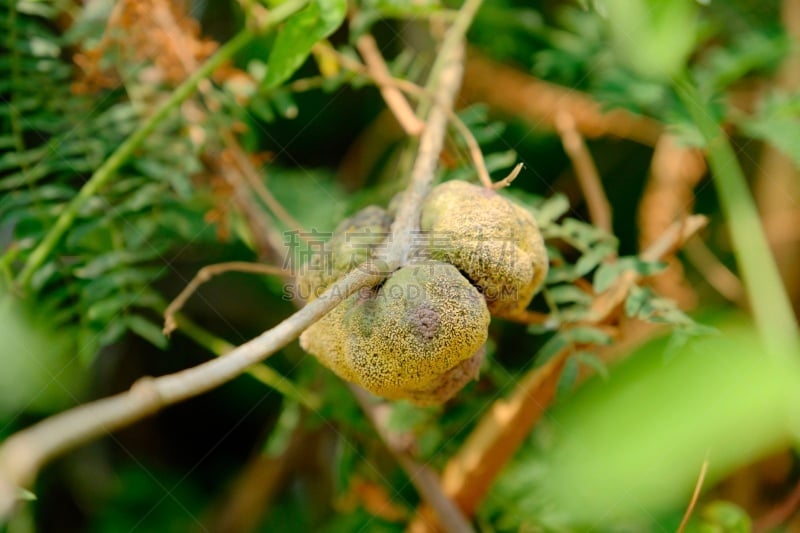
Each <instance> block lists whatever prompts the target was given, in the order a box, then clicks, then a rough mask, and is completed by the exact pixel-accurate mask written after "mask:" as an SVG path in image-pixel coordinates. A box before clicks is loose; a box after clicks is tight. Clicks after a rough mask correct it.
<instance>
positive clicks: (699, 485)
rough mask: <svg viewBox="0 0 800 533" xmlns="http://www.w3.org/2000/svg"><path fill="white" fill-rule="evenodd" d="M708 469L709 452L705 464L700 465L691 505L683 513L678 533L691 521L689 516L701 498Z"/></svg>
mask: <svg viewBox="0 0 800 533" xmlns="http://www.w3.org/2000/svg"><path fill="white" fill-rule="evenodd" d="M707 470H708V454H706V458H705V459H704V460H703V466H701V467H700V474H699V475H698V476H697V483H695V485H694V492H692V499H691V500H689V506H688V507H686V512H685V513H683V518H682V519H681V524H680V525H679V526H678V531H677V533H683V531H684V530H685V529H686V525H687V524H688V523H689V518H691V516H692V511H694V508H695V506H696V505H697V500H698V498H700V491H701V490H702V488H703V481H704V480H705V479H706V471H707Z"/></svg>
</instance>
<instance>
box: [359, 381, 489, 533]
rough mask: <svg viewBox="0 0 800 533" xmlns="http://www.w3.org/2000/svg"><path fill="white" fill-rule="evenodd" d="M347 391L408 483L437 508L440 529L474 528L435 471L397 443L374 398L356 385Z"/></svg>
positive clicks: (460, 531) (465, 531)
mask: <svg viewBox="0 0 800 533" xmlns="http://www.w3.org/2000/svg"><path fill="white" fill-rule="evenodd" d="M350 390H351V391H352V393H353V396H355V398H356V400H357V401H358V403H359V405H360V406H361V409H362V410H363V411H364V414H365V415H366V416H367V418H368V419H369V420H370V422H371V423H372V425H373V427H374V428H375V430H376V431H377V433H378V436H379V437H380V438H381V440H382V441H383V443H384V444H385V445H386V447H387V448H388V449H389V452H391V454H392V456H393V457H394V458H395V460H397V462H398V463H399V464H400V466H402V468H403V470H404V471H405V472H406V473H407V474H408V477H409V479H410V480H411V483H413V484H414V486H415V487H416V489H417V491H418V492H419V493H420V495H421V496H422V497H423V498H424V500H425V501H426V502H427V503H428V505H430V506H431V507H432V508H433V509H434V510H435V511H436V516H437V518H438V521H439V523H440V524H441V525H442V529H443V530H444V531H447V532H452V533H468V532H470V531H473V529H472V526H471V525H470V523H469V521H468V520H467V519H466V517H464V515H463V514H462V512H461V510H460V509H459V508H458V507H457V506H456V505H455V503H453V500H451V499H450V498H448V497H447V496H446V495H445V493H444V492H443V490H442V486H441V484H440V482H439V479H438V476H437V475H436V473H435V472H434V471H433V470H431V468H430V467H428V466H426V465H423V464H421V463H419V462H418V461H416V460H415V459H414V458H413V457H411V456H410V455H409V454H408V452H407V451H406V450H404V449H402V448H401V447H400V446H398V445H397V444H396V441H397V439H395V438H394V437H393V436H392V434H391V432H390V431H389V430H388V428H387V427H386V424H385V421H384V420H381V417H380V416H379V415H378V411H377V409H376V404H375V398H374V397H373V396H371V395H370V394H369V393H367V392H366V391H365V390H364V389H362V388H361V387H359V386H358V385H352V384H351V385H350ZM428 525H429V526H432V525H433V524H430V523H429V524H428Z"/></svg>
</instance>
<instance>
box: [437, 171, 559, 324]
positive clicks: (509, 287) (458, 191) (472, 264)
mask: <svg viewBox="0 0 800 533" xmlns="http://www.w3.org/2000/svg"><path fill="white" fill-rule="evenodd" d="M421 227H422V230H423V231H427V232H431V239H430V240H431V242H432V246H431V248H430V250H429V253H430V255H431V257H432V258H434V259H437V260H440V261H446V262H448V263H451V264H453V265H455V266H456V267H457V268H458V269H459V270H460V271H461V272H463V273H464V274H465V275H466V276H467V277H468V278H469V279H470V281H472V283H474V284H475V285H476V286H477V287H478V288H479V289H480V290H481V292H482V293H483V296H484V297H485V298H486V301H487V304H488V306H489V310H490V311H491V313H492V314H493V315H497V316H510V315H513V314H515V313H517V312H519V311H521V310H524V309H525V308H526V307H527V306H528V304H529V303H530V301H531V299H532V298H533V295H534V293H535V292H536V290H537V289H538V288H539V286H540V285H541V284H542V282H543V281H544V278H545V276H546V275H547V268H548V262H547V252H546V251H545V247H544V241H543V239H542V236H541V234H540V233H539V228H538V226H537V225H536V221H535V220H534V219H533V217H532V216H531V215H530V214H529V213H528V212H527V211H525V210H524V209H523V208H521V207H519V206H517V205H515V204H513V203H512V202H511V201H509V200H507V199H506V198H503V197H502V196H500V195H499V194H497V192H495V191H493V190H488V189H486V188H483V187H479V186H477V185H472V184H469V183H466V182H463V181H449V182H446V183H443V184H441V185H439V186H437V187H436V188H434V189H433V191H431V194H430V195H429V196H428V198H427V199H426V200H425V203H424V204H423V207H422V220H421Z"/></svg>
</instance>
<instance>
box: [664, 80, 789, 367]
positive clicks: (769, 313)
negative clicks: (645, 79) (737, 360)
mask: <svg viewBox="0 0 800 533" xmlns="http://www.w3.org/2000/svg"><path fill="white" fill-rule="evenodd" d="M674 84H675V89H676V91H677V93H678V96H679V97H680V98H681V101H682V102H683V105H684V106H686V109H687V110H688V111H689V114H690V116H691V117H692V121H693V122H694V124H695V125H696V126H697V127H698V129H699V130H700V133H701V134H702V135H703V138H704V139H705V141H706V145H707V146H706V151H707V154H708V162H709V166H710V167H711V175H712V177H713V179H714V184H715V185H716V189H717V195H718V196H719V200H720V205H721V206H722V211H723V213H724V214H725V219H726V220H727V222H728V225H729V228H730V235H731V240H732V241H733V247H734V254H735V255H736V262H737V263H738V265H739V269H740V270H741V273H742V278H743V280H744V285H745V289H746V291H747V296H748V299H749V301H750V306H751V309H752V312H753V317H754V319H755V322H756V325H757V327H758V330H759V332H760V334H761V336H762V338H763V341H764V345H765V347H766V349H767V351H768V353H769V354H770V356H773V357H777V358H788V357H793V356H794V354H796V353H798V351H800V342H799V339H798V335H797V322H796V321H795V317H794V311H793V310H792V305H791V303H790V301H789V297H788V296H787V294H786V291H785V290H784V288H783V283H782V282H781V278H780V275H779V273H778V267H777V265H776V264H775V259H774V257H773V256H772V252H771V251H770V248H769V244H768V242H767V238H766V236H765V233H764V228H763V227H762V226H761V220H760V218H759V215H758V210H757V209H756V205H755V203H754V202H753V197H752V196H751V194H750V190H749V189H748V187H747V180H746V179H745V177H744V173H743V172H742V169H741V167H740V166H739V162H738V161H737V159H736V154H735V153H734V151H733V148H732V147H731V145H730V142H728V138H727V136H726V134H725V132H724V131H723V130H722V128H721V127H720V126H719V124H717V123H716V121H715V120H714V119H713V118H712V117H711V116H710V115H709V114H708V112H707V111H706V109H705V107H704V105H703V100H702V99H701V97H700V94H699V92H698V91H697V88H696V87H695V86H694V84H693V83H692V81H691V80H690V79H689V78H688V76H686V75H682V76H679V77H677V78H676V79H675V81H674Z"/></svg>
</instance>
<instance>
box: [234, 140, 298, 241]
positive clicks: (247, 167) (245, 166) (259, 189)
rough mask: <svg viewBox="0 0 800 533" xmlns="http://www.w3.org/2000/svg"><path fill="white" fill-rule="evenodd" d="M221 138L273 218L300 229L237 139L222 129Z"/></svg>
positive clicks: (292, 227) (289, 226) (287, 225)
mask: <svg viewBox="0 0 800 533" xmlns="http://www.w3.org/2000/svg"><path fill="white" fill-rule="evenodd" d="M222 138H223V140H224V141H225V145H226V146H227V147H228V150H230V153H231V157H232V159H233V161H234V163H235V164H236V166H237V167H238V169H239V171H240V172H241V174H242V175H243V176H244V177H245V179H246V180H247V183H248V184H249V185H250V187H251V188H252V189H253V190H254V191H255V192H256V194H257V195H258V197H259V198H261V201H263V202H264V204H265V205H266V206H267V209H269V211H270V212H271V213H272V214H273V215H274V216H275V218H277V219H278V220H280V221H281V222H283V224H284V226H286V227H287V228H291V229H298V230H299V229H302V227H303V226H302V224H300V223H299V222H298V221H297V220H295V219H294V217H292V215H290V214H289V212H288V211H287V210H286V208H284V207H283V205H281V203H280V202H279V201H278V200H277V199H276V198H275V197H274V196H273V195H272V193H271V192H269V189H267V188H266V187H265V186H264V182H263V181H262V180H261V176H260V175H259V172H258V170H256V168H255V166H253V163H252V161H250V158H248V157H247V154H246V153H245V151H244V149H243V148H242V147H241V145H240V144H239V141H237V140H236V137H234V136H233V134H232V133H231V132H229V131H223V132H222Z"/></svg>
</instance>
